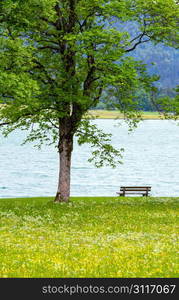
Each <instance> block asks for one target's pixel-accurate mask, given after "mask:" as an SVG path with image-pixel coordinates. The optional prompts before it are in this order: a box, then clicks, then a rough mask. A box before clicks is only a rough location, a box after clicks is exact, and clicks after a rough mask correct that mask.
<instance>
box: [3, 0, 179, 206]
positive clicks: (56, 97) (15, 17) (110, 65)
mask: <svg viewBox="0 0 179 300" xmlns="http://www.w3.org/2000/svg"><path fill="white" fill-rule="evenodd" d="M177 17H178V5H177V3H176V1H174V0H156V1H153V0H148V1H144V0H110V1H107V0H90V1H87V0H26V1H22V0H13V1H12V0H6V1H2V0H1V1H0V69H1V73H0V86H1V88H0V101H1V103H2V104H1V107H0V119H1V124H0V125H1V128H2V129H3V130H2V131H3V134H4V135H7V134H9V133H10V132H11V131H13V130H15V129H16V128H22V129H30V133H29V134H28V136H27V139H26V141H34V140H38V141H39V143H40V145H41V144H42V143H43V142H48V143H53V142H54V143H57V144H58V151H59V158H60V171H59V183H58V190H57V194H56V197H55V201H57V202H60V201H66V202H67V201H68V200H69V195H70V168H71V154H72V150H73V138H74V135H75V134H76V136H77V137H78V142H79V144H82V143H85V142H89V143H91V144H92V147H94V151H93V156H92V158H91V160H94V159H97V161H96V166H98V167H100V166H102V165H103V163H104V162H107V163H108V164H109V165H112V166H114V165H115V163H116V161H115V159H117V161H118V160H120V158H121V150H116V149H114V148H113V147H112V146H111V144H110V135H107V134H105V133H103V132H102V131H101V130H99V129H97V127H96V126H95V125H92V124H91V123H90V117H89V116H88V117H86V113H87V112H88V110H89V109H90V108H91V107H95V106H96V105H97V104H98V102H99V100H100V99H101V97H105V96H106V94H108V95H109V94H110V99H108V100H107V101H113V99H115V101H113V102H114V103H113V104H114V106H115V107H117V108H118V109H119V110H120V111H121V112H123V113H124V117H125V118H126V120H127V121H129V123H130V124H133V125H135V124H136V122H137V121H138V120H139V119H140V117H141V116H140V113H139V112H138V102H137V98H134V97H133V93H135V92H136V90H137V89H138V87H139V86H140V88H143V89H146V90H150V89H151V88H152V83H153V81H154V80H155V79H156V78H152V77H149V76H148V75H147V74H146V71H145V66H143V65H142V63H141V62H137V61H135V60H134V59H132V58H131V57H130V56H129V53H130V52H131V51H134V50H135V48H136V47H137V46H138V45H139V44H141V43H146V42H148V41H149V40H151V41H154V43H159V42H165V43H166V44H169V45H172V46H174V45H175V44H176V39H177V36H176V32H177ZM124 22H137V23H138V28H139V32H138V35H137V36H132V37H131V36H130V34H129V33H128V32H123V31H122V30H121V31H120V30H119V29H118V28H119V27H120V28H122V25H123V24H124ZM106 91H108V93H106ZM116 95H120V97H119V98H118V101H116ZM130 120H132V123H131V121H130ZM28 132H29V131H28Z"/></svg>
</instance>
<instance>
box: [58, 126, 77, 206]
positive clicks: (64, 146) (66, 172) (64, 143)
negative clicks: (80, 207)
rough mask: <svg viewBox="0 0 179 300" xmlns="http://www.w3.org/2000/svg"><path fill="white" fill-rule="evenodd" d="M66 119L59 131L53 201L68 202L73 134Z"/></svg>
mask: <svg viewBox="0 0 179 300" xmlns="http://www.w3.org/2000/svg"><path fill="white" fill-rule="evenodd" d="M69 125H70V124H69V122H68V120H64V121H63V122H62V123H61V125H60V133H59V138H60V141H59V145H58V152H59V163H60V166H59V181H58V189H57V194H56V197H55V202H68V201H69V197H70V177H71V156H72V151H73V134H72V133H71V132H70V126H69Z"/></svg>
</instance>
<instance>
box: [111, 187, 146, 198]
mask: <svg viewBox="0 0 179 300" xmlns="http://www.w3.org/2000/svg"><path fill="white" fill-rule="evenodd" d="M150 191H151V186H121V188H120V192H117V194H119V195H120V196H123V197H125V195H126V194H140V195H142V196H146V197H147V196H148V195H149V192H150Z"/></svg>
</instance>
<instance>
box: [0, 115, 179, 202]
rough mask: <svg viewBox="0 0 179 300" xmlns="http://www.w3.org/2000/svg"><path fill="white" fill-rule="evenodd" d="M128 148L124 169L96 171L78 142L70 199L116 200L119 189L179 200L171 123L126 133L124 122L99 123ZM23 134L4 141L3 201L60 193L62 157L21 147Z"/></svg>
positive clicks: (176, 134)
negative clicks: (148, 190) (145, 188)
mask: <svg viewBox="0 0 179 300" xmlns="http://www.w3.org/2000/svg"><path fill="white" fill-rule="evenodd" d="M95 123H97V124H98V125H99V127H100V128H102V129H104V131H106V132H109V133H112V134H113V138H112V143H113V145H114V146H115V147H118V148H124V149H125V152H124V155H123V164H122V165H118V166H117V168H115V169H111V168H110V167H103V168H101V169H97V168H95V167H94V166H93V165H92V164H91V163H89V162H88V161H87V159H88V158H89V157H90V146H89V145H83V146H78V145H77V143H76V142H75V146H74V152H73V160H72V179H71V195H72V196H116V191H118V190H119V188H120V186H121V185H151V186H152V196H179V127H178V126H177V125H176V123H174V122H172V121H167V120H165V121H163V120H145V121H143V122H141V123H140V124H139V126H138V128H137V129H136V130H135V131H133V132H132V133H130V134H128V128H127V125H126V124H124V123H123V121H121V126H117V124H118V123H119V121H115V120H100V119H99V120H96V121H95ZM24 136H25V132H24V131H16V132H13V133H12V134H11V135H10V136H9V137H8V138H4V137H2V136H0V198H4V197H7V198H8V197H33V196H53V195H54V194H55V192H56V188H57V177H58V155H57V152H56V149H55V148H54V146H43V147H42V149H41V150H38V149H37V148H34V147H33V144H26V145H24V146H21V145H20V144H21V143H22V141H23V137H24Z"/></svg>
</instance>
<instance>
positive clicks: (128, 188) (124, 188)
mask: <svg viewBox="0 0 179 300" xmlns="http://www.w3.org/2000/svg"><path fill="white" fill-rule="evenodd" d="M120 190H121V191H151V186H121V188H120Z"/></svg>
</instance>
